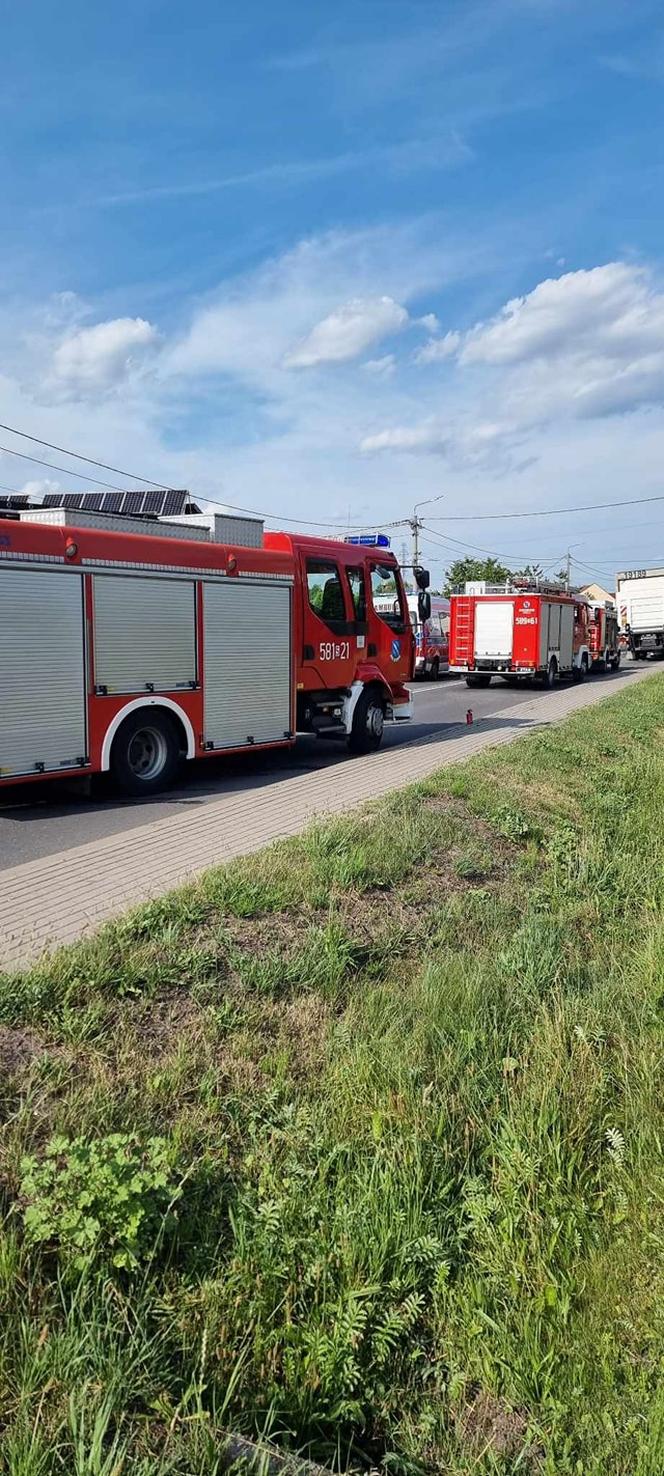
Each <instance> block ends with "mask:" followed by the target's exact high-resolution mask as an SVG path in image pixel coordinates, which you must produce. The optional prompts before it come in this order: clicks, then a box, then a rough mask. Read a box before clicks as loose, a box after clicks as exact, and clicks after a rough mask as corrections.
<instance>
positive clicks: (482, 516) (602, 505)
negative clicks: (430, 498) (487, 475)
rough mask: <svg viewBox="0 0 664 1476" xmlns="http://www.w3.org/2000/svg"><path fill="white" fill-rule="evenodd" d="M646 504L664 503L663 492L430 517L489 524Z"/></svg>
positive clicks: (445, 521)
mask: <svg viewBox="0 0 664 1476" xmlns="http://www.w3.org/2000/svg"><path fill="white" fill-rule="evenodd" d="M646 502H664V492H660V493H658V494H657V496H656V497H627V498H625V500H624V501H623V502H586V503H583V504H582V506H581V507H546V508H534V509H533V511H532V512H511V513H468V514H467V515H466V516H465V517H459V516H458V514H455V515H454V516H453V517H447V518H443V517H440V518H439V517H432V519H431V521H432V523H491V522H502V521H505V520H506V519H508V518H509V519H511V518H557V517H560V515H561V514H562V513H577V512H596V511H598V510H602V509H607V508H612V507H637V506H640V505H642V504H643V503H646Z"/></svg>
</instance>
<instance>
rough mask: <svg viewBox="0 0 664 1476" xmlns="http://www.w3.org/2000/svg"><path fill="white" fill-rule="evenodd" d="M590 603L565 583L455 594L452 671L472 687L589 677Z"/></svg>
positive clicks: (484, 589)
mask: <svg viewBox="0 0 664 1476" xmlns="http://www.w3.org/2000/svg"><path fill="white" fill-rule="evenodd" d="M590 632H591V621H590V607H589V605H588V603H587V601H585V600H582V599H579V598H578V597H577V596H575V595H573V594H569V593H567V592H566V591H565V590H563V589H561V588H560V587H555V586H547V587H542V586H540V587H539V588H537V587H535V586H533V587H525V586H523V585H521V586H518V585H515V584H508V585H502V586H500V587H495V588H487V587H486V586H480V588H475V589H472V587H471V589H470V590H469V591H468V593H466V594H463V595H462V594H456V595H452V599H451V611H450V671H453V672H458V673H460V674H461V675H463V676H465V678H466V682H467V684H468V686H469V687H488V685H489V682H490V681H491V678H492V676H500V677H503V678H504V679H505V680H506V681H511V680H515V681H518V680H522V679H524V678H526V677H537V678H539V679H540V680H541V681H542V682H544V684H545V685H546V686H548V687H552V686H553V685H554V683H555V682H556V681H557V680H558V679H559V677H564V676H571V677H572V679H573V680H574V681H583V679H584V677H585V676H587V674H588V672H589V671H590V670H591V667H592V663H593V652H592V648H591V639H590Z"/></svg>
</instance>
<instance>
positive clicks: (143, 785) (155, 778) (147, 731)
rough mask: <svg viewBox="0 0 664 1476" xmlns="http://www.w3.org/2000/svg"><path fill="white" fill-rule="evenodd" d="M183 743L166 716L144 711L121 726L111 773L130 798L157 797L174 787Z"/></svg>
mask: <svg viewBox="0 0 664 1476" xmlns="http://www.w3.org/2000/svg"><path fill="white" fill-rule="evenodd" d="M180 750H181V743H180V738H179V735H178V731H177V728H176V726H175V723H174V722H173V720H172V718H170V717H169V715H168V713H166V712H153V711H152V710H151V709H149V708H143V709H141V710H139V711H138V712H132V713H131V714H130V716H129V717H128V718H125V720H124V722H123V723H121V724H120V727H119V728H118V731H117V733H116V735H115V738H114V739H113V747H112V749H111V773H112V775H113V778H114V780H115V782H116V784H117V785H118V786H119V787H120V788H121V789H124V791H125V793H127V794H138V795H140V794H155V793H156V792H157V791H158V790H160V789H166V788H167V787H168V785H169V784H172V782H173V780H174V779H175V776H176V774H177V771H178V768H179V766H180Z"/></svg>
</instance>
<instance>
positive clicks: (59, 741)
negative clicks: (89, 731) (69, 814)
mask: <svg viewBox="0 0 664 1476" xmlns="http://www.w3.org/2000/svg"><path fill="white" fill-rule="evenodd" d="M0 631H2V661H0V774H1V775H2V776H3V777H6V776H7V775H8V774H30V773H35V771H41V770H42V769H43V770H44V771H46V772H49V771H52V770H54V769H66V768H75V767H77V766H78V764H79V763H80V762H81V761H82V760H84V759H85V757H86V753H87V745H86V721H85V716H86V714H85V709H86V698H85V645H84V618H83V580H82V577H81V575H80V574H73V573H72V574H70V573H65V572H63V573H62V574H60V573H55V572H54V571H52V570H41V569H35V570H32V569H0Z"/></svg>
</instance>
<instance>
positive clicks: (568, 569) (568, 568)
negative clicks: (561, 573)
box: [565, 548, 572, 594]
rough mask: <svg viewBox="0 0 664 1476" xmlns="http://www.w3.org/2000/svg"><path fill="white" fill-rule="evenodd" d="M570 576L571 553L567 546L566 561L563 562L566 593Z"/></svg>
mask: <svg viewBox="0 0 664 1476" xmlns="http://www.w3.org/2000/svg"><path fill="white" fill-rule="evenodd" d="M571 578H572V554H571V551H570V549H569V548H568V550H567V561H566V564H565V589H566V590H567V593H568V594H569V587H570V583H571Z"/></svg>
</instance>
